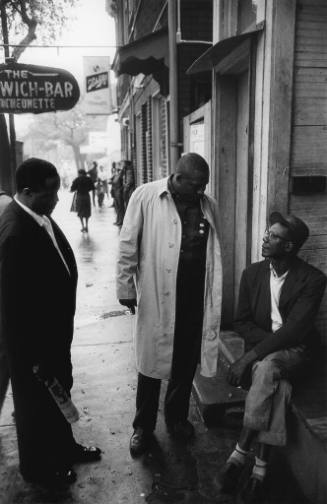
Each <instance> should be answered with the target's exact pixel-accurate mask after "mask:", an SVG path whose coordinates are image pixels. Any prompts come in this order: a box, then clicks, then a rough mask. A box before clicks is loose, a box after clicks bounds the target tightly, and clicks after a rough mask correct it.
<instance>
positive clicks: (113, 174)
mask: <svg viewBox="0 0 327 504" xmlns="http://www.w3.org/2000/svg"><path fill="white" fill-rule="evenodd" d="M115 174H116V163H115V161H113V162H112V165H111V177H110V179H109V185H110V186H111V187H110V196H111V197H112V204H111V206H112V207H114V208H115V198H114V190H113V187H112V182H113V179H114V176H115Z"/></svg>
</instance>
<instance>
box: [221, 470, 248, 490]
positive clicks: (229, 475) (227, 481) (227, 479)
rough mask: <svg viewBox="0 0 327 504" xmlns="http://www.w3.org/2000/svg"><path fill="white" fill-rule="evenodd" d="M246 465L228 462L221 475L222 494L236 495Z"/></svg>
mask: <svg viewBox="0 0 327 504" xmlns="http://www.w3.org/2000/svg"><path fill="white" fill-rule="evenodd" d="M243 469H244V465H242V464H233V463H232V462H228V463H226V464H225V465H224V467H223V469H222V471H221V474H220V478H219V479H220V484H221V492H223V493H235V492H236V489H237V485H238V483H239V479H240V477H241V474H242V472H243Z"/></svg>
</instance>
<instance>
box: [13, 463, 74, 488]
mask: <svg viewBox="0 0 327 504" xmlns="http://www.w3.org/2000/svg"><path fill="white" fill-rule="evenodd" d="M22 476H23V478H24V480H25V481H27V482H28V483H33V484H37V485H41V486H45V487H59V486H67V485H71V484H72V483H74V482H75V481H76V478H77V475H76V473H75V471H73V469H72V468H71V467H68V468H65V469H60V470H57V471H53V472H52V471H49V472H45V471H39V472H38V471H33V472H24V473H22Z"/></svg>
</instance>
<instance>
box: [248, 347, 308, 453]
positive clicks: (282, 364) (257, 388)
mask: <svg viewBox="0 0 327 504" xmlns="http://www.w3.org/2000/svg"><path fill="white" fill-rule="evenodd" d="M306 362H307V356H306V353H305V350H304V348H303V347H302V346H299V347H294V348H289V349H287V350H279V351H277V352H273V353H271V354H269V355H267V356H266V357H265V358H264V359H262V360H261V361H256V362H255V363H254V364H253V367H252V384H251V387H250V390H249V392H248V395H247V397H246V401H245V412H244V419H243V425H244V427H246V428H248V429H252V430H255V431H258V436H257V440H258V442H260V443H264V444H268V445H273V446H284V445H285V444H286V442H287V430H286V414H287V408H288V405H289V402H290V398H291V394H292V385H291V383H290V381H289V379H291V378H292V377H293V376H295V375H296V374H298V373H299V372H300V371H301V370H302V369H303V367H304V364H305V363H306Z"/></svg>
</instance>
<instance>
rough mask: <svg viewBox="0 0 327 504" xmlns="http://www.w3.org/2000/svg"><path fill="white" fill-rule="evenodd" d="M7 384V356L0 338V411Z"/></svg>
mask: <svg viewBox="0 0 327 504" xmlns="http://www.w3.org/2000/svg"><path fill="white" fill-rule="evenodd" d="M8 385H9V367H8V362H7V357H6V355H5V350H4V345H3V342H2V341H1V339H0V413H1V409H2V406H3V403H4V401H5V397H6V393H7V389H8Z"/></svg>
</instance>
